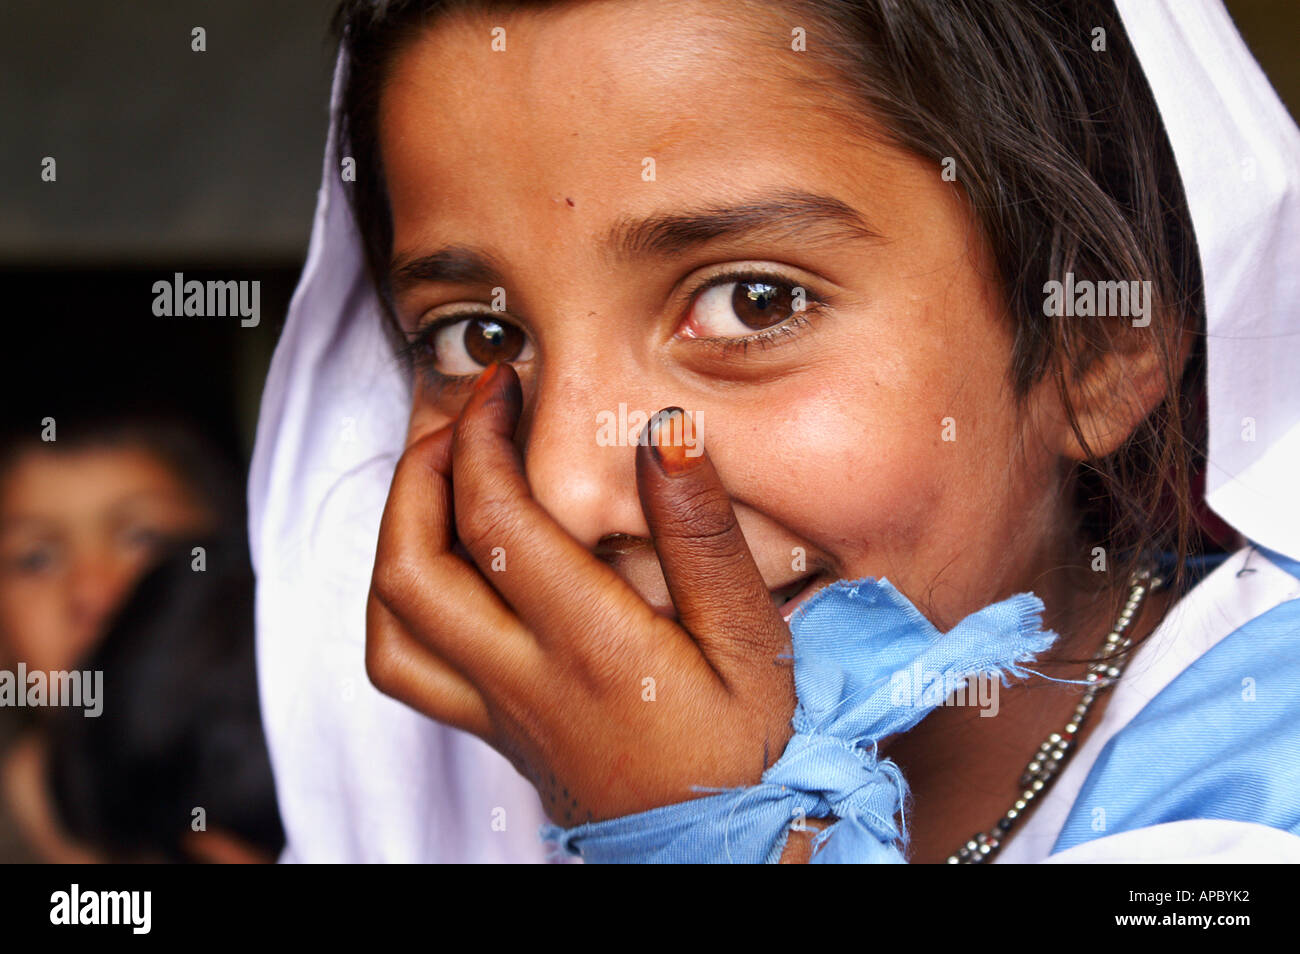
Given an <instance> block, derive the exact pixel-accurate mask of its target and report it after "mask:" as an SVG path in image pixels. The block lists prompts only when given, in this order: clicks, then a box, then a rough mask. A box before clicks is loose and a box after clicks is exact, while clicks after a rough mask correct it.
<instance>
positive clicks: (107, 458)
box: [0, 447, 212, 670]
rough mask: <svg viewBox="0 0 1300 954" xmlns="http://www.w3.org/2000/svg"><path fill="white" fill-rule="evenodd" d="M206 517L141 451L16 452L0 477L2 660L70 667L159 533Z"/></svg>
mask: <svg viewBox="0 0 1300 954" xmlns="http://www.w3.org/2000/svg"><path fill="white" fill-rule="evenodd" d="M211 519H212V518H211V515H210V514H208V513H207V512H206V511H205V510H204V509H203V508H202V507H201V506H199V505H198V504H197V502H196V501H195V500H194V499H193V496H192V495H191V494H190V493H189V491H188V490H187V489H186V487H185V486H184V485H183V484H182V483H181V481H180V479H179V478H178V477H177V476H176V474H175V473H173V471H172V470H171V469H170V468H169V467H167V466H166V465H165V464H164V463H163V462H161V461H159V460H158V459H157V458H156V457H155V456H153V455H152V454H150V453H149V452H147V451H145V450H141V449H134V448H130V447H113V448H95V449H88V450H84V451H76V452H54V451H47V450H32V451H28V452H27V453H25V454H23V455H22V456H21V457H19V458H18V460H17V462H16V463H15V464H14V465H13V466H12V467H11V468H10V469H9V470H8V472H7V473H5V474H4V475H3V476H2V477H0V653H2V654H3V661H4V663H5V665H8V666H12V665H14V664H15V663H17V662H19V661H21V662H25V663H26V664H27V666H28V667H29V668H32V669H45V670H50V669H68V668H74V667H75V666H76V665H77V663H78V661H79V660H81V659H82V658H84V657H85V655H86V654H87V653H88V652H89V651H90V649H91V648H92V647H93V645H94V643H95V641H96V640H97V639H98V638H99V636H100V635H102V633H103V632H104V628H105V626H106V624H107V623H108V621H109V618H110V617H111V616H112V614H113V613H114V611H115V610H117V609H118V608H119V607H120V606H121V604H122V602H123V601H124V600H125V598H126V597H127V595H128V594H129V593H130V590H131V587H132V585H133V584H134V583H135V582H136V581H137V580H138V579H139V577H140V576H141V574H142V573H143V572H144V571H145V570H146V569H147V568H148V567H149V565H150V564H151V563H152V562H153V560H154V559H155V558H156V557H157V556H158V554H159V550H160V548H161V547H162V546H163V545H164V544H165V543H166V541H167V539H168V538H169V537H174V536H178V535H185V534H188V533H193V532H197V531H199V530H201V529H203V528H204V527H205V526H206V525H207V524H208V523H210V521H211Z"/></svg>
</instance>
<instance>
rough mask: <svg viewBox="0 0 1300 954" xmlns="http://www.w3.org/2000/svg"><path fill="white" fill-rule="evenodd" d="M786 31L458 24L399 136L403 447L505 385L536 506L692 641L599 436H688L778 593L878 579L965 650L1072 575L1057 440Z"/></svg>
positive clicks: (962, 231)
mask: <svg viewBox="0 0 1300 954" xmlns="http://www.w3.org/2000/svg"><path fill="white" fill-rule="evenodd" d="M738 14H744V16H739V15H738ZM786 21H787V17H785V16H782V15H780V14H778V13H776V12H774V11H773V10H772V9H770V8H768V7H755V8H754V9H753V10H752V11H748V12H747V13H746V11H743V10H739V9H738V7H737V4H735V3H726V4H722V3H708V2H706V3H699V2H692V3H689V4H687V3H674V2H660V0H641V2H634V3H618V4H602V3H592V4H575V5H568V6H563V7H557V8H554V9H548V10H544V11H535V12H524V13H518V14H513V15H509V16H507V15H505V14H500V15H498V14H492V15H489V16H482V15H475V16H467V17H463V18H458V19H454V20H448V21H445V22H440V23H439V24H438V25H437V26H436V27H435V28H434V29H432V30H430V31H427V32H426V33H425V34H423V35H421V36H420V37H419V38H418V39H416V40H414V41H412V42H411V43H410V44H409V45H408V46H407V47H406V48H405V49H404V50H403V51H402V52H401V53H400V55H398V56H397V58H396V59H395V61H394V63H393V69H392V72H391V75H390V79H389V82H388V84H387V86H386V87H385V91H384V94H383V97H382V101H381V108H380V116H379V121H380V135H381V142H380V146H381V150H382V154H383V161H384V171H385V177H386V182H387V187H388V190H389V197H390V202H391V206H392V210H393V223H394V244H393V248H394V254H393V269H392V273H391V274H392V280H393V288H394V294H395V301H396V305H397V311H398V315H399V318H400V320H401V322H402V325H403V327H404V329H405V330H406V331H407V332H408V333H409V334H414V333H415V332H417V331H419V330H421V329H425V333H424V337H423V343H424V345H425V347H423V348H421V349H420V353H421V354H422V355H423V357H422V361H423V362H424V369H423V371H422V372H421V374H420V375H419V378H418V384H417V389H416V397H415V404H414V410H413V419H412V431H411V434H412V439H413V440H414V439H415V438H418V437H419V436H421V435H423V434H426V433H428V432H430V431H432V430H435V429H437V428H438V427H440V426H442V425H444V424H445V423H447V422H448V421H449V420H451V419H453V418H454V417H455V416H456V414H457V411H458V409H459V407H460V406H461V404H462V403H463V401H464V399H465V397H466V396H467V395H468V392H469V387H468V385H469V383H470V381H471V380H472V377H473V375H474V374H475V373H476V372H477V371H478V370H480V369H481V368H482V367H483V366H484V365H485V364H486V363H488V362H489V361H491V360H492V359H493V358H497V357H499V358H502V359H506V360H512V361H513V363H514V365H515V367H516V369H517V370H518V372H519V375H520V378H521V379H522V381H523V385H524V394H525V409H524V414H523V419H522V421H521V424H520V429H519V435H518V440H519V441H520V444H521V447H522V449H523V451H524V457H525V461H526V464H527V475H528V479H529V482H530V484H531V487H532V490H533V493H534V495H535V497H536V498H537V499H538V501H539V502H540V503H541V504H542V505H543V506H544V507H545V508H546V509H547V510H548V511H549V512H550V514H551V515H552V516H553V517H554V518H555V519H556V520H557V521H559V522H560V523H561V524H562V525H563V526H564V527H565V528H566V529H567V530H568V531H569V532H570V533H572V534H573V536H574V537H576V538H577V539H578V540H580V541H581V542H582V543H584V544H585V545H587V546H588V547H589V548H591V549H592V550H593V551H595V552H597V553H599V554H600V555H602V556H604V557H606V558H607V559H608V560H609V561H610V562H611V563H612V565H613V566H614V567H615V569H616V570H618V572H620V574H622V575H623V576H624V577H625V578H627V579H628V581H629V582H630V583H631V584H632V585H633V586H634V587H635V588H636V589H637V590H638V592H640V593H641V594H642V595H643V596H644V598H645V599H646V600H647V601H648V602H649V603H651V604H652V605H654V606H656V607H657V608H659V609H660V610H661V611H662V612H664V613H666V614H667V615H672V614H673V610H672V605H671V601H670V600H669V598H668V595H667V589H666V587H665V585H664V582H663V579H662V576H661V574H660V573H659V569H658V563H657V561H656V559H655V556H654V550H653V548H652V547H651V545H650V542H649V533H648V529H647V526H646V523H645V520H644V518H643V516H642V512H641V506H640V503H639V499H638V496H637V489H636V481H635V477H634V473H635V471H634V450H635V448H634V447H633V446H631V444H632V442H633V441H635V437H636V430H635V428H633V430H632V435H631V437H630V438H628V439H626V440H624V441H621V442H618V444H621V445H622V446H617V445H615V446H611V443H610V441H609V440H608V439H607V438H608V434H609V431H608V429H605V430H603V431H602V427H601V425H602V422H608V420H610V419H611V416H612V417H613V418H614V419H621V418H620V417H619V415H620V408H621V407H625V408H626V414H629V415H631V414H634V413H635V412H641V413H642V414H650V413H652V412H654V411H656V410H658V409H659V408H662V407H665V406H668V405H674V404H675V405H679V406H681V407H683V408H685V409H686V410H687V411H688V412H690V413H691V414H693V415H694V416H695V418H696V420H697V424H698V434H699V435H701V436H702V437H703V443H704V446H705V447H706V448H707V450H708V452H709V454H710V455H711V457H712V459H713V462H714V464H715V466H716V467H717V470H718V472H719V474H720V475H721V478H722V480H723V482H724V484H725V485H726V487H727V489H728V491H729V492H730V494H731V497H732V500H733V503H734V506H735V510H736V514H737V518H738V520H739V522H740V525H741V528H742V529H743V531H744V534H745V537H746V539H747V541H748V543H749V546H750V549H751V551H752V552H753V554H754V557H755V560H756V562H757V564H758V567H759V569H760V570H761V571H762V573H763V575H764V578H765V580H766V581H767V582H768V584H769V586H770V588H772V589H773V590H778V589H783V588H785V587H787V585H789V584H792V583H796V584H797V583H798V581H801V580H804V579H805V578H808V577H809V576H810V574H816V576H815V578H813V580H812V584H813V585H812V588H813V589H815V588H816V587H818V586H821V585H824V584H826V583H828V582H830V581H832V580H834V579H837V578H855V577H861V576H867V575H873V576H887V577H888V578H889V579H890V581H891V582H893V583H894V584H895V585H897V586H898V587H899V588H900V589H901V590H902V591H903V592H904V593H907V594H909V595H910V596H911V597H912V598H913V599H914V600H917V601H918V603H919V604H920V605H922V607H923V608H924V609H926V610H927V612H928V614H929V615H930V616H931V618H932V619H934V620H935V622H936V624H939V623H940V621H941V620H942V621H947V622H954V621H955V620H956V619H959V618H960V617H961V616H963V615H965V614H966V613H968V612H970V611H972V610H973V609H976V608H978V607H979V606H983V605H985V604H987V603H988V602H991V601H994V600H996V599H1000V598H1002V597H1003V596H1005V595H1007V594H1009V593H1010V592H1013V591H1014V590H1017V589H1028V588H1031V587H1032V586H1033V584H1034V580H1035V576H1036V573H1037V572H1038V571H1039V570H1041V569H1042V568H1043V567H1045V566H1047V565H1049V564H1053V563H1054V561H1056V560H1058V559H1059V558H1060V553H1059V549H1060V547H1061V546H1063V545H1064V543H1063V541H1062V540H1060V539H1058V535H1057V534H1056V532H1055V531H1054V529H1053V528H1056V527H1061V526H1064V525H1066V523H1067V520H1066V519H1065V518H1066V514H1065V513H1064V512H1063V510H1062V506H1063V504H1062V502H1061V501H1062V497H1063V495H1062V493H1061V480H1062V476H1061V475H1062V474H1063V472H1064V469H1063V467H1062V461H1063V457H1062V454H1063V447H1064V446H1065V445H1064V444H1063V440H1064V438H1063V436H1062V431H1063V425H1062V424H1061V422H1060V421H1061V414H1060V409H1059V406H1058V405H1057V404H1056V402H1055V399H1054V392H1053V391H1052V389H1050V388H1047V387H1042V388H1040V389H1039V390H1037V391H1035V392H1032V393H1031V394H1030V395H1029V399H1028V401H1027V402H1026V403H1025V405H1024V406H1023V407H1022V408H1019V409H1018V408H1017V406H1016V404H1015V402H1014V400H1013V393H1012V389H1011V387H1010V384H1009V379H1008V366H1009V361H1010V355H1011V331H1010V326H1009V321H1008V320H1007V319H1006V318H1005V317H1004V315H1003V311H1002V309H1003V302H1002V298H1001V296H1000V293H999V290H998V287H997V285H996V284H995V282H994V280H993V276H994V275H995V270H994V268H993V267H992V265H991V264H990V262H989V259H988V255H987V250H986V248H985V246H984V243H983V241H982V239H981V236H980V234H979V232H978V230H977V228H976V226H975V224H974V221H973V218H972V217H971V215H970V214H969V212H968V210H967V208H966V207H965V205H964V204H963V200H962V198H961V193H960V191H959V189H958V188H957V185H956V184H955V183H953V182H947V181H944V179H943V177H942V176H941V168H940V167H939V166H937V165H932V164H930V163H928V162H926V161H922V160H920V159H918V158H915V157H913V156H911V155H909V154H907V153H904V152H902V151H900V150H897V149H893V148H887V147H885V146H883V145H880V144H879V143H873V142H869V141H868V140H867V137H865V136H864V135H863V132H864V130H866V129H868V128H869V127H868V125H867V122H868V121H867V120H866V119H865V118H864V117H861V116H856V115H846V114H844V113H843V112H842V111H840V112H837V111H836V110H835V109H834V108H833V106H834V103H835V100H834V98H833V97H832V96H831V95H830V94H828V93H827V92H825V91H824V90H823V89H822V88H821V87H819V86H817V85H815V83H814V81H816V80H819V79H821V78H822V77H821V76H820V74H819V73H818V67H817V65H816V61H815V60H814V59H813V56H814V54H812V53H806V52H794V51H792V50H791V49H790V48H789V47H790V36H791V29H792V28H793V27H795V26H797V25H798V24H797V23H796V22H793V21H792V22H786ZM494 27H504V28H505V33H504V44H505V46H504V49H498V50H494V35H493V28H494ZM763 32H765V33H766V36H764V35H762V33H763ZM496 45H497V46H500V45H501V42H500V40H498V41H497V43H496ZM958 177H959V178H960V170H958ZM498 288H499V289H502V290H503V292H494V289H498ZM797 289H803V292H804V294H805V295H806V307H805V308H804V310H802V311H800V310H797V307H796V296H797V295H798V294H799V292H798V291H797ZM494 302H495V304H496V305H497V306H498V309H497V310H494V308H493V305H494ZM466 315H469V316H470V317H468V318H467V317H466ZM610 535H626V536H627V537H631V538H634V539H631V540H628V539H626V538H625V537H623V536H619V538H618V543H619V545H617V546H611V545H610V543H609V541H605V538H607V537H609V536H610ZM602 541H605V543H604V544H602ZM801 553H802V554H803V561H804V562H801V561H800V554H801ZM805 592H810V590H809V591H805ZM1039 592H1040V593H1041V592H1042V590H1041V589H1040V590H1039ZM789 610H790V607H787V609H786V612H787V613H788V612H789Z"/></svg>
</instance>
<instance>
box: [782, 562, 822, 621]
mask: <svg viewBox="0 0 1300 954" xmlns="http://www.w3.org/2000/svg"><path fill="white" fill-rule="evenodd" d="M796 582H798V581H796ZM824 584H825V580H824V579H823V578H822V574H820V573H814V574H812V576H808V577H804V586H803V588H802V589H800V590H799V592H797V593H795V594H794V596H792V597H790V598H789V599H788V600H786V601H785V602H784V603H781V604H780V605H779V606H777V611H778V612H780V614H781V618H782V619H783V620H785V621H786V622H787V623H788V622H790V617H791V616H793V615H794V611H795V610H796V609H798V608H799V604H800V603H803V602H804V601H805V600H807V599H808V598H809V597H811V596H812V595H813V594H814V593H816V592H817V591H818V590H820V589H821V588H822V586H823V585H824Z"/></svg>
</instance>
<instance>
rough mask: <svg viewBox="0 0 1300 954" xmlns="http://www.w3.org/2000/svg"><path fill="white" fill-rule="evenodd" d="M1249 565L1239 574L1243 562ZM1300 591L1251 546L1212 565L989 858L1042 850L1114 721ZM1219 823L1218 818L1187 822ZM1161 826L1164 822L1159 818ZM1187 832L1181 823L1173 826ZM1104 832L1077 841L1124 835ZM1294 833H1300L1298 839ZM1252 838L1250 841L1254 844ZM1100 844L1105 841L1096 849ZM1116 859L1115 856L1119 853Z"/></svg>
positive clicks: (1031, 857) (1174, 849)
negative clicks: (1080, 742)
mask: <svg viewBox="0 0 1300 954" xmlns="http://www.w3.org/2000/svg"><path fill="white" fill-rule="evenodd" d="M1247 567H1248V568H1249V569H1250V571H1251V572H1248V573H1244V574H1242V575H1240V576H1238V573H1240V571H1241V570H1242V569H1243V568H1247ZM1297 598H1300V580H1298V579H1296V578H1295V577H1294V576H1292V575H1291V574H1290V573H1288V572H1286V571H1285V570H1283V569H1281V568H1280V567H1278V566H1277V565H1275V564H1274V563H1272V562H1270V561H1269V560H1268V559H1266V558H1265V557H1264V556H1263V554H1261V553H1259V552H1258V551H1256V550H1255V549H1254V548H1253V547H1244V548H1243V549H1241V550H1239V551H1238V552H1237V553H1235V554H1233V555H1232V556H1231V557H1230V558H1229V559H1227V560H1225V561H1224V562H1223V563H1222V564H1221V565H1220V566H1219V567H1218V568H1217V569H1215V570H1214V572H1212V573H1210V574H1209V575H1207V576H1206V578H1205V579H1204V580H1202V581H1201V582H1200V584H1199V585H1198V586H1196V587H1194V588H1193V589H1192V590H1191V592H1189V593H1188V594H1187V595H1186V596H1184V597H1183V598H1182V599H1181V600H1179V601H1178V603H1177V604H1176V605H1174V606H1173V607H1171V608H1170V610H1169V612H1168V613H1166V614H1165V618H1164V619H1163V620H1161V621H1160V625H1159V626H1157V627H1156V629H1155V630H1154V631H1153V632H1152V633H1151V635H1149V636H1148V637H1147V638H1146V640H1145V641H1144V642H1143V644H1142V645H1141V647H1140V648H1139V649H1138V651H1137V653H1136V654H1135V655H1134V657H1133V661H1132V662H1130V663H1129V665H1128V668H1127V669H1126V670H1125V671H1124V676H1123V678H1122V679H1120V681H1119V683H1118V684H1117V685H1116V686H1115V688H1113V689H1111V690H1110V692H1111V698H1110V700H1109V702H1107V704H1106V709H1105V711H1104V712H1103V713H1102V717H1101V721H1100V722H1098V723H1097V724H1096V725H1095V726H1094V727H1093V729H1092V732H1091V733H1090V734H1089V735H1088V738H1087V741H1086V742H1084V744H1083V746H1082V747H1081V748H1080V749H1079V751H1077V752H1075V753H1074V755H1073V756H1072V757H1071V758H1070V762H1069V764H1068V765H1067V766H1066V768H1065V770H1064V771H1063V772H1062V773H1061V774H1060V776H1059V777H1058V778H1057V780H1056V781H1055V782H1054V783H1053V784H1052V788H1051V789H1050V790H1049V792H1048V794H1047V796H1046V797H1045V798H1043V799H1042V801H1041V802H1039V804H1038V807H1036V808H1035V809H1034V811H1033V814H1031V815H1030V816H1029V819H1028V820H1027V821H1026V822H1025V824H1024V827H1023V828H1021V829H1020V830H1019V832H1018V833H1016V834H1014V835H1013V836H1012V838H1011V840H1010V841H1008V842H1007V844H1006V846H1005V847H1004V848H1003V849H1002V851H1001V853H1000V855H999V857H998V858H996V859H995V861H997V862H1000V863H1003V864H1016V863H1024V862H1032V861H1040V860H1042V859H1044V858H1046V857H1047V855H1048V853H1049V852H1050V851H1051V850H1052V845H1053V844H1055V843H1056V838H1057V835H1059V834H1060V832H1061V828H1062V827H1063V826H1064V825H1065V818H1066V816H1067V815H1068V814H1069V812H1070V808H1071V806H1073V805H1074V800H1075V798H1077V797H1078V795H1079V791H1080V790H1081V789H1082V788H1083V783H1084V781H1085V780H1086V779H1087V777H1088V773H1089V772H1090V771H1091V770H1092V766H1093V763H1094V762H1096V761H1097V756H1099V755H1100V754H1101V750H1102V749H1103V748H1105V747H1106V743H1107V742H1109V741H1110V739H1111V737H1112V736H1114V735H1115V733H1116V732H1118V731H1119V730H1120V729H1122V728H1124V726H1126V725H1128V723H1129V721H1130V720H1132V719H1133V717H1134V716H1136V715H1137V714H1138V713H1139V712H1141V711H1142V709H1143V707H1145V706H1146V704H1147V703H1148V702H1150V701H1151V700H1152V699H1154V698H1155V697H1156V695H1157V694H1158V693H1159V692H1160V690H1162V689H1164V688H1165V686H1167V685H1169V684H1170V683H1171V682H1173V681H1174V679H1175V678H1176V677H1177V676H1178V674H1179V673H1181V672H1182V671H1183V670H1184V669H1186V668H1187V667H1188V666H1190V665H1191V664H1192V663H1193V662H1195V661H1196V660H1197V659H1199V658H1200V657H1201V656H1203V655H1204V654H1205V653H1207V652H1209V651H1210V650H1211V649H1213V648H1214V646H1215V645H1216V644H1217V643H1218V642H1219V640H1221V639H1223V638H1224V637H1225V636H1227V635H1229V634H1230V633H1232V632H1234V631H1235V630H1237V629H1239V628H1240V627H1242V626H1244V625H1245V624H1246V623H1248V622H1249V621H1250V620H1252V619H1254V618H1255V617H1257V616H1260V615H1262V614H1264V613H1266V612H1268V611H1269V610H1271V609H1272V608H1273V607H1275V606H1277V605H1279V604H1281V603H1285V602H1286V601H1287V600H1293V599H1297ZM1180 824H1186V825H1191V826H1193V827H1194V826H1195V825H1198V824H1205V825H1210V826H1214V825H1218V824H1221V823H1220V822H1209V821H1207V822H1186V823H1180ZM1158 827H1167V826H1158ZM1267 830H1268V831H1274V832H1275V833H1276V834H1277V835H1278V837H1279V838H1282V837H1283V836H1286V838H1294V837H1295V836H1293V835H1291V834H1290V833H1289V832H1283V831H1277V830H1276V829H1267ZM1179 831H1180V832H1186V831H1187V829H1186V828H1182V829H1179ZM1117 837H1119V836H1116V835H1110V836H1107V837H1105V838H1100V839H1097V840H1096V841H1095V842H1087V843H1085V844H1083V845H1079V846H1078V848H1077V849H1071V851H1076V850H1080V849H1083V848H1087V847H1088V845H1092V844H1097V843H1099V842H1106V843H1110V844H1112V845H1113V844H1120V845H1121V850H1122V851H1127V850H1128V847H1127V844H1128V843H1127V842H1123V843H1119V842H1116V841H1115V839H1116V838H1117ZM1297 841H1300V839H1297ZM1253 843H1254V842H1252V844H1253ZM1096 850H1098V851H1104V850H1106V849H1105V848H1101V849H1096ZM1164 850H1165V852H1166V853H1167V857H1166V859H1165V860H1170V861H1173V860H1181V861H1191V860H1194V859H1195V858H1196V856H1197V852H1199V851H1200V848H1199V842H1197V841H1196V840H1195V839H1189V840H1187V841H1172V842H1170V843H1168V844H1167V845H1166V846H1165V849H1164ZM1115 860H1119V859H1118V858H1117V859H1115Z"/></svg>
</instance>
